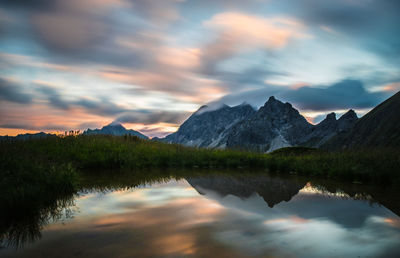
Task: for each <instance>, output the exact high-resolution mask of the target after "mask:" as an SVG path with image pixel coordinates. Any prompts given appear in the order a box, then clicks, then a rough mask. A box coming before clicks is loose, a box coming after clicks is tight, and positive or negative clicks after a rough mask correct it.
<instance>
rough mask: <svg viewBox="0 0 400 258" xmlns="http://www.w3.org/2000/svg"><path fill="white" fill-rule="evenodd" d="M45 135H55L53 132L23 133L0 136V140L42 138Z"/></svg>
mask: <svg viewBox="0 0 400 258" xmlns="http://www.w3.org/2000/svg"><path fill="white" fill-rule="evenodd" d="M46 137H57V135H55V134H48V133H44V132H40V133H25V134H18V135H17V136H0V140H14V139H15V140H29V139H42V138H46Z"/></svg>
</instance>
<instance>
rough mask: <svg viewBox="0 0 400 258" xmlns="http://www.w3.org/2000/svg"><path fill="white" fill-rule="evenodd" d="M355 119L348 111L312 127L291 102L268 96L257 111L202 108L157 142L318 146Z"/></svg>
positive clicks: (245, 146) (269, 148) (252, 147)
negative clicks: (337, 117) (173, 131)
mask: <svg viewBox="0 0 400 258" xmlns="http://www.w3.org/2000/svg"><path fill="white" fill-rule="evenodd" d="M357 120H358V118H357V115H356V113H355V112H354V111H353V110H349V111H348V112H347V113H346V114H344V115H343V116H342V117H340V118H339V119H338V120H337V119H336V114H335V113H331V114H329V115H328V116H327V117H326V118H325V119H324V120H323V121H322V122H320V123H319V124H317V125H312V124H310V123H308V122H307V120H306V119H305V118H304V117H303V116H302V115H300V113H299V111H298V110H296V109H295V108H293V107H292V105H291V104H290V103H283V102H281V101H279V100H277V99H275V97H273V96H271V97H270V98H269V99H268V101H267V102H266V103H265V104H264V106H262V107H261V108H260V109H259V110H257V111H255V110H254V109H253V108H252V107H251V106H250V105H248V104H242V105H239V106H235V107H230V106H227V105H223V106H222V107H220V108H219V109H210V108H209V107H207V106H202V107H201V108H200V109H199V110H197V111H196V112H195V113H194V114H193V115H192V116H190V117H189V118H188V119H187V120H186V121H185V122H184V123H183V124H182V125H181V126H180V127H179V129H178V131H177V132H176V133H173V134H170V135H168V136H167V137H166V138H164V139H158V140H160V141H164V142H168V143H179V144H183V145H187V146H196V147H207V148H235V149H244V150H252V151H258V152H271V151H273V150H276V149H279V148H283V147H289V146H308V147H320V146H321V145H322V144H324V143H325V142H326V141H328V140H329V139H330V138H332V137H333V136H335V135H337V134H338V133H342V132H346V131H348V130H350V128H351V127H352V126H353V125H354V124H355V123H356V121H357Z"/></svg>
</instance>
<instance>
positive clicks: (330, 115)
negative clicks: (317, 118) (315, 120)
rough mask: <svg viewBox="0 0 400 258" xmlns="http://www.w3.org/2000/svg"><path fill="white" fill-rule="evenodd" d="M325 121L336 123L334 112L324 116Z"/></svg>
mask: <svg viewBox="0 0 400 258" xmlns="http://www.w3.org/2000/svg"><path fill="white" fill-rule="evenodd" d="M325 120H328V121H333V120H334V121H336V113H335V112H332V113H329V114H328V115H326V118H325Z"/></svg>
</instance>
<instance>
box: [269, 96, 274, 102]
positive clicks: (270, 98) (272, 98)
mask: <svg viewBox="0 0 400 258" xmlns="http://www.w3.org/2000/svg"><path fill="white" fill-rule="evenodd" d="M270 101H271V102H272V101H276V98H275V96H270V97H269V98H268V102H270Z"/></svg>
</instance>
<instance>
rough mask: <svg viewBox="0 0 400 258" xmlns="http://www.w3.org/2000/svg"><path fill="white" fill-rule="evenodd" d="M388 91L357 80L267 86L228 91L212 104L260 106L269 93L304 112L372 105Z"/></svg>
mask: <svg viewBox="0 0 400 258" xmlns="http://www.w3.org/2000/svg"><path fill="white" fill-rule="evenodd" d="M391 93H392V92H390V91H385V90H381V91H376V92H369V91H367V90H366V89H365V87H364V84H363V82H362V81H360V80H350V79H346V80H342V81H339V82H336V83H333V84H331V85H325V86H324V85H322V86H318V85H313V86H303V87H300V88H297V89H296V88H290V87H285V86H277V85H267V86H265V87H264V88H261V89H256V90H248V91H244V92H240V93H234V94H228V95H226V96H224V97H222V98H220V99H218V100H216V101H214V102H213V103H225V104H228V105H238V104H240V103H242V102H244V101H245V102H247V103H249V104H251V105H253V106H255V107H260V106H262V105H263V104H264V103H265V102H266V101H267V100H268V98H269V97H270V96H275V97H277V98H278V99H279V100H281V101H285V102H286V101H287V102H289V103H291V104H293V105H294V106H295V107H296V108H298V109H300V110H302V111H304V110H309V111H331V110H343V109H351V108H353V109H366V108H372V107H375V106H376V105H377V104H379V103H380V102H382V101H383V100H385V99H386V98H388V97H389V96H390V95H391Z"/></svg>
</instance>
